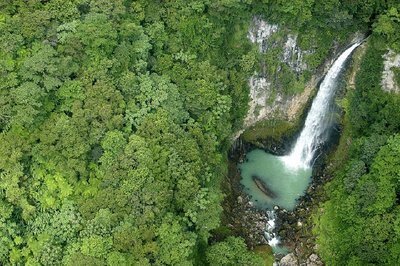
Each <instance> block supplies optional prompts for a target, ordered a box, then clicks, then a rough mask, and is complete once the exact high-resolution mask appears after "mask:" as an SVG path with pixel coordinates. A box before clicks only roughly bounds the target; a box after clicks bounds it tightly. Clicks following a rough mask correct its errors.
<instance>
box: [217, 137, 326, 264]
mask: <svg viewBox="0 0 400 266" xmlns="http://www.w3.org/2000/svg"><path fill="white" fill-rule="evenodd" d="M254 148H255V147H254V146H253V145H252V144H249V143H245V142H244V141H243V140H241V139H239V140H238V141H237V142H236V144H235V145H233V147H232V150H231V152H230V155H229V159H230V161H229V175H228V177H227V180H225V182H224V186H223V187H224V190H225V191H224V192H225V194H226V195H227V197H226V198H225V201H224V204H223V205H224V218H223V223H224V225H225V226H226V227H227V228H229V230H230V231H231V232H232V233H233V234H234V235H237V236H241V237H243V238H244V239H245V241H246V243H247V245H248V246H249V247H250V248H252V249H254V248H255V247H257V246H260V245H266V244H267V240H266V238H265V229H266V226H267V221H268V218H267V214H266V211H265V210H260V209H258V208H256V207H255V206H254V204H253V203H252V202H251V199H250V197H249V196H248V195H247V194H246V193H245V192H244V191H243V187H242V185H241V184H240V171H239V170H238V168H237V164H238V163H240V162H243V160H244V159H245V154H246V152H247V151H250V150H252V149H254ZM268 152H271V151H269V150H268ZM272 152H274V153H278V154H282V153H284V152H285V149H282V146H279V143H275V144H274V145H272ZM324 159H325V158H321V160H319V163H318V164H317V165H316V167H315V169H316V170H315V171H314V174H313V178H312V182H311V184H310V186H309V187H308V189H307V192H306V193H305V195H304V196H302V197H301V198H300V199H299V204H298V205H297V207H296V208H295V209H294V210H293V211H287V210H285V209H282V208H279V207H276V208H275V211H276V214H277V221H276V223H277V226H276V228H277V231H278V235H279V236H280V238H281V240H282V244H283V245H284V246H285V247H287V248H288V249H289V252H290V253H289V254H287V255H286V256H283V255H280V256H279V255H278V256H277V257H276V263H277V264H276V265H310V266H311V265H312V266H317V265H318V266H319V265H323V263H322V262H321V260H320V259H319V258H318V256H317V255H316V254H315V253H316V246H315V238H314V236H313V235H312V226H313V224H312V221H311V215H312V213H313V212H316V211H323V210H321V209H320V208H319V207H318V203H319V202H320V199H321V198H322V196H323V195H322V185H323V184H324V183H325V182H326V181H327V180H328V179H329V176H327V175H325V174H324V172H323V169H324V168H325V165H324V164H323V161H324Z"/></svg>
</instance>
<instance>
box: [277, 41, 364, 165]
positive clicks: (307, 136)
mask: <svg viewBox="0 0 400 266" xmlns="http://www.w3.org/2000/svg"><path fill="white" fill-rule="evenodd" d="M359 45H360V43H359V42H358V43H355V44H353V45H352V46H351V47H350V48H348V49H347V50H346V51H344V52H343V53H342V54H341V55H340V56H339V58H338V59H336V61H335V62H334V63H333V65H332V67H331V68H330V69H329V71H328V73H327V74H326V76H325V78H324V80H323V81H322V83H321V85H320V87H319V91H318V93H317V96H316V97H315V99H314V101H313V103H312V105H311V109H310V111H309V113H308V115H307V118H306V122H305V124H304V128H303V130H302V131H301V133H300V136H299V138H298V139H297V141H296V144H295V146H294V148H293V149H292V151H291V152H290V154H289V155H287V156H284V157H282V160H283V161H284V163H285V165H286V166H287V167H289V168H294V169H296V168H301V167H302V168H308V167H311V166H312V160H313V158H314V155H315V152H316V151H317V150H318V148H319V146H320V145H321V144H323V143H324V142H325V141H326V138H327V134H326V133H327V130H328V128H329V126H330V125H331V123H330V122H331V119H330V112H329V109H330V108H328V107H329V105H330V103H331V102H332V98H333V96H334V94H335V89H336V87H337V79H338V76H339V74H340V71H341V70H342V68H343V66H344V63H345V62H346V59H347V58H348V57H349V55H350V54H351V52H353V50H354V49H355V48H357V46H359Z"/></svg>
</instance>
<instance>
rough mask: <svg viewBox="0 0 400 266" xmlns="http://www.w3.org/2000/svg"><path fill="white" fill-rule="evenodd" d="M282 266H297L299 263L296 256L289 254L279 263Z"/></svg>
mask: <svg viewBox="0 0 400 266" xmlns="http://www.w3.org/2000/svg"><path fill="white" fill-rule="evenodd" d="M279 265H280V266H297V265H298V261H297V258H296V256H295V255H294V254H293V253H289V254H287V255H286V256H285V257H283V258H282V259H281V261H280V262H279Z"/></svg>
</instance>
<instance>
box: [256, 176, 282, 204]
mask: <svg viewBox="0 0 400 266" xmlns="http://www.w3.org/2000/svg"><path fill="white" fill-rule="evenodd" d="M251 178H252V179H253V181H254V183H255V184H256V186H257V187H258V189H259V190H260V191H261V192H262V193H264V194H265V195H266V196H267V197H269V198H272V199H273V198H276V194H275V193H274V192H273V191H272V190H270V189H269V188H268V187H267V185H266V184H265V183H264V182H263V181H262V180H261V178H260V177H258V176H256V175H253V176H252V177H251Z"/></svg>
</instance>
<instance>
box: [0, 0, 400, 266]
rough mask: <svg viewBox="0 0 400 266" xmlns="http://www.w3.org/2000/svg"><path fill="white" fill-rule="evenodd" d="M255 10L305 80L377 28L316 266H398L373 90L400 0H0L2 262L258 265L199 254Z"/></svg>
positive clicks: (240, 98)
mask: <svg viewBox="0 0 400 266" xmlns="http://www.w3.org/2000/svg"><path fill="white" fill-rule="evenodd" d="M255 14H261V15H263V16H264V17H265V18H266V19H268V20H270V21H272V22H275V23H279V24H281V25H284V26H285V27H288V28H290V29H292V30H293V31H296V32H299V34H300V37H301V45H302V46H303V47H306V48H313V49H315V50H316V51H317V52H316V53H315V55H313V57H311V58H309V59H308V60H309V64H310V66H311V67H312V68H316V67H318V66H319V65H320V64H322V63H323V61H324V58H325V57H326V56H327V54H328V53H329V51H330V48H331V46H332V45H333V42H334V41H335V40H337V39H341V40H344V39H345V38H346V37H347V36H348V35H349V34H350V33H351V32H354V31H356V30H358V29H362V30H365V31H367V30H368V29H373V31H374V32H373V36H374V38H373V39H372V40H371V44H370V45H369V48H368V52H367V53H366V56H365V58H364V59H363V62H362V67H361V70H360V73H359V74H358V75H357V80H356V83H357V84H356V90H355V91H354V92H349V105H348V109H347V110H346V116H345V119H347V124H346V130H347V131H348V132H347V131H346V134H347V135H346V136H347V137H348V138H351V145H350V147H349V151H348V157H349V160H348V162H347V163H346V164H344V163H343V165H340V166H338V171H337V177H335V179H334V180H333V181H332V182H331V183H330V184H329V185H328V188H327V198H328V199H329V200H328V201H327V202H326V203H324V208H325V213H324V214H323V215H322V216H321V217H319V218H318V219H317V220H318V222H317V225H318V226H317V229H318V230H316V231H317V234H318V235H319V236H320V237H319V240H318V241H319V243H320V246H321V255H322V258H323V259H324V260H325V261H326V262H327V263H328V264H329V265H332V264H337V265H345V264H348V263H353V265H365V263H376V264H379V265H382V264H385V263H386V264H389V265H393V262H396V261H400V242H399V241H400V229H399V228H400V226H399V223H400V218H399V217H400V214H399V205H398V202H397V201H398V197H397V195H399V194H400V186H399V185H398V183H399V178H400V172H399V169H400V161H399V157H398V154H399V153H400V148H399V147H400V135H396V132H399V129H400V112H398V106H399V105H398V104H399V103H400V98H399V97H397V96H396V97H395V96H393V95H392V94H388V93H385V92H382V91H381V90H380V88H379V86H380V85H379V78H380V73H381V69H382V59H381V55H382V54H383V53H384V51H385V49H386V48H387V46H390V47H391V48H392V49H394V50H395V51H398V52H400V5H399V4H397V1H395V0H393V1H383V0H363V1H350V0H342V1H339V0H330V1H323V2H322V1H316V0H315V1H314V0H307V1H300V0H292V1H281V0H275V1H272V0H271V1H269V0H244V1H240V0H219V1H211V0H203V1H201V0H199V1H184V0H173V1H172V0H171V1H156V0H139V1H133V0H115V1H108V0H70V1H65V0H47V1H46V0H42V1H40V0H29V1H25V0H2V1H1V2H0V36H1V37H0V265H263V261H262V259H261V257H259V256H257V255H255V253H253V252H252V251H248V250H247V248H246V245H245V242H244V240H243V239H241V238H239V237H237V236H227V237H226V238H225V239H222V240H221V241H220V242H213V241H211V240H212V239H213V238H212V237H211V236H212V235H213V234H215V232H216V231H217V230H216V229H218V227H219V226H220V218H221V215H222V207H221V201H222V199H223V198H224V195H223V194H222V192H221V189H220V184H221V180H222V179H223V178H224V177H225V176H226V172H227V166H226V165H227V164H226V160H227V159H226V153H227V150H228V148H229V145H230V142H231V136H232V134H233V132H235V131H236V130H238V129H239V128H240V127H241V122H242V119H243V117H244V116H245V114H246V111H247V108H248V107H247V102H248V87H247V86H248V85H247V80H248V77H249V76H250V75H251V74H252V73H253V71H254V70H255V69H257V65H258V64H257V62H258V60H259V54H258V53H257V48H256V47H255V46H254V45H251V43H250V42H249V41H248V39H247V37H246V34H247V30H248V27H249V24H250V21H251V18H252V17H253V16H254V15H255ZM398 73H399V72H398ZM399 75H400V74H398V76H399ZM350 121H351V122H350ZM377 232H380V233H379V234H377Z"/></svg>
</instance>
